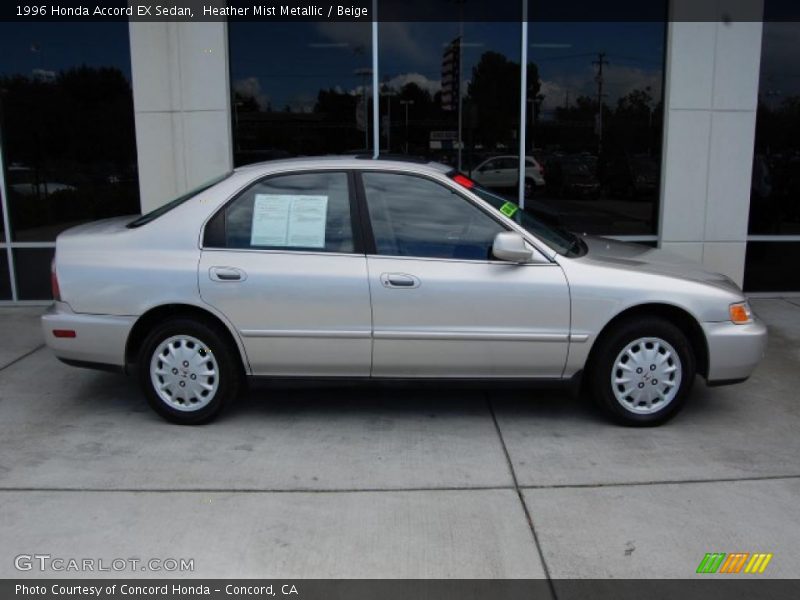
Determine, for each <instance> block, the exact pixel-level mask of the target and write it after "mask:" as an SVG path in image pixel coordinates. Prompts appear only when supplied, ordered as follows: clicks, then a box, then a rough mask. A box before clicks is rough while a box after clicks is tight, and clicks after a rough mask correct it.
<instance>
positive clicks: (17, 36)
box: [0, 23, 139, 242]
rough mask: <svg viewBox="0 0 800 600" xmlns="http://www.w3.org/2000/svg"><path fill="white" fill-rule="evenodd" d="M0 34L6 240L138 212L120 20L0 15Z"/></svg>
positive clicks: (41, 238)
mask: <svg viewBox="0 0 800 600" xmlns="http://www.w3.org/2000/svg"><path fill="white" fill-rule="evenodd" d="M0 37H2V39H3V47H4V52H3V53H2V54H1V55H0V115H2V121H0V128H2V141H3V152H4V158H5V175H6V183H7V189H8V194H9V198H8V210H9V218H10V221H11V232H12V240H13V241H22V242H48V241H52V240H54V239H55V238H56V236H57V235H58V233H60V232H61V231H63V230H64V229H66V228H68V227H71V226H73V225H75V224H77V223H81V222H84V221H91V220H95V219H100V218H104V217H110V216H116V215H123V214H131V213H137V212H139V192H138V189H139V184H138V178H137V174H136V146H135V136H134V120H133V97H132V92H131V84H130V47H129V44H128V25H127V23H107V24H104V25H103V26H102V27H98V26H96V25H95V24H92V23H3V24H0Z"/></svg>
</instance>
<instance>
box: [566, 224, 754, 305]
mask: <svg viewBox="0 0 800 600" xmlns="http://www.w3.org/2000/svg"><path fill="white" fill-rule="evenodd" d="M581 239H583V241H585V242H586V245H587V246H588V248H589V251H588V253H587V254H586V256H585V257H583V258H584V259H586V260H590V261H593V262H597V263H601V264H603V265H605V266H611V267H614V268H618V269H622V270H628V271H638V272H645V273H654V274H657V275H665V276H668V277H676V278H679V279H691V280H693V281H699V282H701V283H707V284H709V285H714V286H716V287H721V288H725V289H727V290H733V291H736V292H738V293H741V290H740V288H739V286H737V285H736V283H734V281H733V280H732V279H731V278H730V277H727V276H726V275H723V274H722V273H716V272H715V271H711V270H709V269H706V268H705V267H703V265H701V264H700V263H697V262H694V261H692V260H689V259H687V258H683V257H682V256H678V255H677V254H672V253H671V252H667V251H666V250H659V249H657V248H649V247H647V246H643V245H641V244H631V243H626V242H618V241H616V240H611V239H608V238H603V237H598V236H592V235H584V236H581Z"/></svg>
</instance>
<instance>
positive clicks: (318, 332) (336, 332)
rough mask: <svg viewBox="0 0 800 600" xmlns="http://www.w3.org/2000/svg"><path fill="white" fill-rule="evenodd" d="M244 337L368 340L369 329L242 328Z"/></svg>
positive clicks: (241, 331) (240, 331)
mask: <svg viewBox="0 0 800 600" xmlns="http://www.w3.org/2000/svg"><path fill="white" fill-rule="evenodd" d="M239 333H241V334H242V337H247V338H329V339H348V340H364V339H366V340H368V339H369V338H370V332H369V331H363V330H358V329H355V330H349V329H240V330H239Z"/></svg>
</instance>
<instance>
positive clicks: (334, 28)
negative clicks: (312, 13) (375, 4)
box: [310, 21, 372, 56]
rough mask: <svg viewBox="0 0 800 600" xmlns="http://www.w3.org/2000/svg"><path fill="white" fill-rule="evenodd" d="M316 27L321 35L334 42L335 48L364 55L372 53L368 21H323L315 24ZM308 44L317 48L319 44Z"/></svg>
mask: <svg viewBox="0 0 800 600" xmlns="http://www.w3.org/2000/svg"><path fill="white" fill-rule="evenodd" d="M316 29H317V33H319V34H320V35H321V36H322V37H324V38H327V39H329V40H331V41H332V42H334V43H336V44H337V45H336V48H341V49H342V50H345V51H346V50H350V51H351V52H353V53H356V54H364V55H366V56H370V55H371V53H372V27H371V26H370V25H369V24H368V23H346V22H330V21H323V22H321V23H317V24H316ZM310 45H311V46H312V47H317V48H319V47H320V46H321V45H320V44H318V43H312V44H310ZM331 49H332V48H328V50H331Z"/></svg>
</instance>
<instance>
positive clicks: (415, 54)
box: [316, 21, 439, 63]
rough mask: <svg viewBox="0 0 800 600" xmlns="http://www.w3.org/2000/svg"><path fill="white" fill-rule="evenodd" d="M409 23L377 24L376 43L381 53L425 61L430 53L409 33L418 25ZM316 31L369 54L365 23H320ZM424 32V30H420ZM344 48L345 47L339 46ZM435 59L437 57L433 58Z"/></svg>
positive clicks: (369, 31) (369, 34)
mask: <svg viewBox="0 0 800 600" xmlns="http://www.w3.org/2000/svg"><path fill="white" fill-rule="evenodd" d="M409 25H414V24H410V23H395V22H386V23H381V26H380V34H379V37H378V42H379V44H380V51H381V53H384V52H391V53H394V54H396V55H399V56H402V57H403V58H404V59H406V60H409V61H415V62H424V63H427V62H429V61H430V60H431V56H430V54H429V53H428V52H426V51H425V50H424V49H423V48H422V46H421V44H420V42H419V41H418V40H416V39H415V38H414V35H413V33H414V32H415V31H417V30H419V28H415V27H413V26H412V27H410V26H409ZM316 28H317V32H318V33H319V34H320V35H321V36H323V37H325V38H327V39H329V40H331V41H332V42H336V43H338V44H347V47H349V48H350V49H352V50H353V51H354V52H358V53H363V54H364V55H366V56H371V55H372V27H371V26H370V25H369V24H367V23H343V22H327V21H325V22H321V23H317V25H316ZM420 33H421V34H423V35H424V32H420ZM342 47H345V46H342ZM436 60H439V58H438V57H436Z"/></svg>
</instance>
